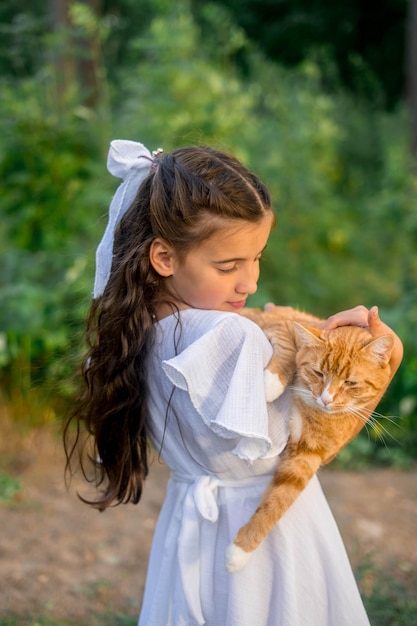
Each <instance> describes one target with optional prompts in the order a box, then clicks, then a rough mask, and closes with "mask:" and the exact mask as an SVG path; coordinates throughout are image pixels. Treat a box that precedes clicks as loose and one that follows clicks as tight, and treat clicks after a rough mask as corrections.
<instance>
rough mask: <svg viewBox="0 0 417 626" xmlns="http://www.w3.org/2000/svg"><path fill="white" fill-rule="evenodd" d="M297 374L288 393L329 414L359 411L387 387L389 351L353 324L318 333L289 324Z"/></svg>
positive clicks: (385, 342)
mask: <svg viewBox="0 0 417 626" xmlns="http://www.w3.org/2000/svg"><path fill="white" fill-rule="evenodd" d="M294 327H295V337H296V344H297V355H296V363H297V374H296V379H295V381H294V386H293V390H294V393H296V394H297V395H298V396H300V397H302V399H303V400H304V401H305V402H307V403H308V404H310V405H311V406H314V407H315V408H320V409H321V410H323V411H326V412H328V413H330V414H331V413H333V412H335V413H336V412H341V411H348V410H349V409H355V408H356V409H362V408H365V407H366V406H367V405H368V404H370V403H371V402H372V401H373V400H374V399H375V398H376V397H377V396H378V395H379V393H380V392H381V391H382V390H383V389H384V388H385V387H386V385H387V384H388V381H389V377H390V368H389V360H390V357H391V353H392V350H393V347H394V340H393V337H392V336H391V335H384V336H383V337H378V338H377V339H375V338H374V337H373V336H372V335H371V334H370V333H369V332H368V331H366V330H365V329H363V328H359V327H358V326H341V327H339V328H335V329H333V330H319V329H316V328H311V327H307V326H305V325H301V324H298V323H297V322H294Z"/></svg>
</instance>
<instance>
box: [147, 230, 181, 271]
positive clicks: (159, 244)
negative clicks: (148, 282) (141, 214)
mask: <svg viewBox="0 0 417 626" xmlns="http://www.w3.org/2000/svg"><path fill="white" fill-rule="evenodd" d="M149 261H150V263H151V265H152V267H153V269H154V270H155V272H157V274H159V275H160V276H164V277H167V276H172V274H173V273H174V263H175V253H174V250H173V249H172V248H171V246H169V245H168V244H167V243H165V241H164V240H163V239H159V237H157V238H156V239H154V240H153V241H152V243H151V247H150V248H149Z"/></svg>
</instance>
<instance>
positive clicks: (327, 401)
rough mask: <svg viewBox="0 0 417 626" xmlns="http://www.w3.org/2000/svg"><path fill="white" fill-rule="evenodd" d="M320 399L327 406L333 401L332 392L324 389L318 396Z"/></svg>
mask: <svg viewBox="0 0 417 626" xmlns="http://www.w3.org/2000/svg"><path fill="white" fill-rule="evenodd" d="M320 400H321V402H322V403H323V405H324V406H328V405H329V404H331V403H332V402H333V394H331V393H329V391H328V390H327V389H325V390H324V391H323V393H322V394H321V396H320Z"/></svg>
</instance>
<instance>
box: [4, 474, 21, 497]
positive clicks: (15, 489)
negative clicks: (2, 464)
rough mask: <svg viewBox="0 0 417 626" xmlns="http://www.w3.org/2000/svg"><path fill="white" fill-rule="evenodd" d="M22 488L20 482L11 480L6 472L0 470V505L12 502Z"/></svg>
mask: <svg viewBox="0 0 417 626" xmlns="http://www.w3.org/2000/svg"><path fill="white" fill-rule="evenodd" d="M21 488H22V485H21V482H20V480H18V479H16V478H13V477H12V476H10V474H8V473H7V472H5V471H3V470H0V504H8V503H9V502H12V501H13V499H14V497H15V495H16V494H17V493H19V491H20V489H21Z"/></svg>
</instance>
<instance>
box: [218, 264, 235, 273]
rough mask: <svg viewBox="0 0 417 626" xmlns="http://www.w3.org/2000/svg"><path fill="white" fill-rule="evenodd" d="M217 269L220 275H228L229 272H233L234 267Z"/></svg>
mask: <svg viewBox="0 0 417 626" xmlns="http://www.w3.org/2000/svg"><path fill="white" fill-rule="evenodd" d="M217 269H218V271H219V272H220V273H221V274H230V273H231V272H234V271H235V269H236V266H235V265H234V266H233V267H225V268H222V267H218V268H217Z"/></svg>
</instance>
